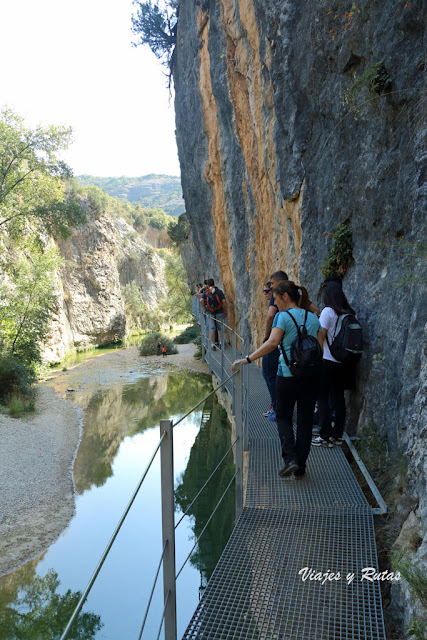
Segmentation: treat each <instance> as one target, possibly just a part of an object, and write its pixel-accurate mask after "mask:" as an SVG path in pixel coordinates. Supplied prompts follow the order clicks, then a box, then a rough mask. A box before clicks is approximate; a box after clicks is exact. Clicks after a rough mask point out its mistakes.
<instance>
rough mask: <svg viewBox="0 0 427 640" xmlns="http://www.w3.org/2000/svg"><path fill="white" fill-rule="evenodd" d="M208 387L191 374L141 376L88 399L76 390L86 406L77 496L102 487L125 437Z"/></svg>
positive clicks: (204, 392) (192, 400) (205, 379)
mask: <svg viewBox="0 0 427 640" xmlns="http://www.w3.org/2000/svg"><path fill="white" fill-rule="evenodd" d="M210 390H211V382H210V379H209V378H208V377H207V376H205V375H197V374H194V373H189V372H185V371H183V372H180V373H179V374H178V373H167V374H164V375H162V376H160V377H155V378H152V377H151V378H148V377H147V378H140V379H139V380H138V381H137V382H135V383H134V384H127V385H117V384H116V385H114V386H112V387H111V388H109V389H103V390H101V391H98V392H96V393H95V394H93V395H92V396H91V397H89V396H88V394H87V393H86V392H85V391H82V392H77V393H76V395H75V400H76V402H78V403H79V404H80V405H82V404H85V405H86V409H85V428H84V435H83V438H82V441H81V444H80V447H79V451H78V454H77V458H76V461H75V465H74V482H75V486H76V491H77V493H78V494H81V493H83V492H84V491H86V490H87V489H90V487H91V486H93V485H95V486H97V487H100V486H102V485H103V484H104V483H105V482H106V480H107V479H108V478H109V477H110V476H111V475H112V474H113V470H112V465H113V461H114V459H115V457H116V455H117V452H118V450H119V447H120V443H121V442H122V440H123V439H124V438H125V437H126V436H134V435H135V434H137V433H143V432H144V431H145V430H147V429H150V428H152V427H155V426H158V425H159V424H160V420H161V419H164V418H170V417H171V416H173V415H175V414H177V413H180V412H182V407H188V408H191V406H192V405H195V404H197V403H198V402H200V400H202V399H203V398H204V397H205V396H206V395H207V394H208V393H209V392H210Z"/></svg>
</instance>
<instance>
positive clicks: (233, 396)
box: [231, 327, 237, 415]
mask: <svg viewBox="0 0 427 640" xmlns="http://www.w3.org/2000/svg"><path fill="white" fill-rule="evenodd" d="M231 359H232V361H233V362H234V361H235V360H237V357H236V327H233V328H232V330H231ZM231 382H232V387H231V410H232V412H233V415H236V379H235V377H234V378H233V379H232V381H231Z"/></svg>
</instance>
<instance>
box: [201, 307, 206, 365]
mask: <svg viewBox="0 0 427 640" xmlns="http://www.w3.org/2000/svg"><path fill="white" fill-rule="evenodd" d="M205 324H206V322H205V316H204V315H202V316H201V317H200V332H201V336H202V362H206V345H205Z"/></svg>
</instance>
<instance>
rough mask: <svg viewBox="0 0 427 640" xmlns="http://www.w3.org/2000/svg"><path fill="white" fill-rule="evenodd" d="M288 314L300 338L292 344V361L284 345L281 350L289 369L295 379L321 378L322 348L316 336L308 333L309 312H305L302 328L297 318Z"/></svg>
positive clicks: (280, 346)
mask: <svg viewBox="0 0 427 640" xmlns="http://www.w3.org/2000/svg"><path fill="white" fill-rule="evenodd" d="M286 313H287V314H289V315H290V317H291V318H292V322H293V323H294V325H295V326H296V328H297V331H298V336H297V337H296V338H295V340H294V341H293V342H292V344H291V359H290V360H289V359H288V357H287V355H286V352H285V350H284V348H283V347H282V344H280V345H279V348H280V350H281V352H282V355H283V358H284V359H285V362H286V364H287V365H288V367H289V370H290V372H291V373H292V375H293V376H295V378H313V377H316V376H319V375H320V373H321V371H322V360H323V355H322V347H321V346H320V344H319V341H318V340H317V338H315V337H314V336H310V335H309V334H308V333H307V329H306V326H305V325H306V322H307V316H308V311H306V312H305V317H304V324H303V325H302V326H301V328H300V327H299V326H298V323H297V322H296V320H295V318H294V317H293V315H292V314H291V313H289V311H286Z"/></svg>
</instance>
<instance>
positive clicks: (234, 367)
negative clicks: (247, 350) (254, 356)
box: [231, 358, 249, 373]
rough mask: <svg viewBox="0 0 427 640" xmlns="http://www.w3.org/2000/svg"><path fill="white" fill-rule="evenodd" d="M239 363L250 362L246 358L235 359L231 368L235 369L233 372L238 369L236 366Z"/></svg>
mask: <svg viewBox="0 0 427 640" xmlns="http://www.w3.org/2000/svg"><path fill="white" fill-rule="evenodd" d="M238 364H249V362H248V361H247V360H246V358H242V360H235V361H234V362H233V364H232V365H231V370H232V371H233V373H234V371H236V366H237V365H238Z"/></svg>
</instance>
